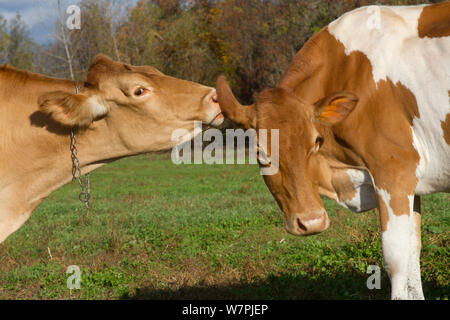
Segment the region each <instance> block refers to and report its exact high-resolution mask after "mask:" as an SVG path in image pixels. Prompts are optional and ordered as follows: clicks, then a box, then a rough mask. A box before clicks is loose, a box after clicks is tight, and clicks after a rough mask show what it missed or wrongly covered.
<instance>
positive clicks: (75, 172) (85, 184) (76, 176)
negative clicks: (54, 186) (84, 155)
mask: <svg viewBox="0 0 450 320" xmlns="http://www.w3.org/2000/svg"><path fill="white" fill-rule="evenodd" d="M78 90H79V88H78V85H77V87H76V94H78ZM70 151H71V153H72V181H73V180H77V181H78V184H79V185H80V194H79V195H78V199H80V201H81V202H83V203H84V204H85V205H86V209H87V210H89V200H90V198H91V179H90V174H89V173H88V174H87V175H86V177H85V179H84V181H83V179H82V176H81V168H80V161H79V160H78V150H77V139H76V138H75V129H74V128H72V129H71V130H70Z"/></svg>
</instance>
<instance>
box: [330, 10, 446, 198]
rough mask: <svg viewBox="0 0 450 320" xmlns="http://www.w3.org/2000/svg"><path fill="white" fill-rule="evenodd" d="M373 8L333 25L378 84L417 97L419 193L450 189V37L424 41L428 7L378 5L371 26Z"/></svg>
mask: <svg viewBox="0 0 450 320" xmlns="http://www.w3.org/2000/svg"><path fill="white" fill-rule="evenodd" d="M370 8H373V7H362V8H359V9H356V10H353V11H351V12H349V13H347V14H345V15H343V16H342V17H340V18H339V19H337V20H335V21H334V22H332V23H331V24H330V25H329V26H328V30H329V32H330V33H331V34H332V35H333V36H334V37H335V38H336V39H337V40H339V41H340V42H342V43H343V45H344V47H345V53H346V54H347V55H349V54H350V53H352V52H354V51H359V52H362V53H364V54H365V55H366V56H367V58H368V59H369V61H370V63H371V65H372V73H373V79H374V81H375V83H378V82H379V81H383V80H387V79H390V80H391V81H392V82H393V83H394V84H398V83H401V84H402V85H404V86H405V87H406V88H408V89H409V90H410V91H411V92H412V93H413V94H414V96H415V97H416V100H417V104H418V108H419V114H420V118H414V120H413V125H412V130H413V145H414V147H415V148H416V150H417V152H418V153H419V156H420V163H419V166H418V167H417V170H416V175H417V178H418V185H417V187H416V194H418V195H423V194H429V193H433V192H440V191H448V190H450V146H449V145H448V144H447V143H446V141H445V140H444V133H443V130H442V126H441V121H445V118H446V115H447V114H448V113H449V112H450V101H449V98H448V92H449V90H450V63H449V61H450V37H440V38H439V37H436V38H428V37H425V38H419V36H418V21H419V18H420V15H421V13H422V10H423V8H424V6H423V5H422V6H408V7H401V6H398V7H387V6H378V7H377V8H378V9H379V10H377V11H378V12H379V15H380V16H379V23H377V24H376V27H374V26H373V25H371V24H368V23H367V21H369V20H370V19H371V18H372V16H371V15H373V14H374V10H371V9H370Z"/></svg>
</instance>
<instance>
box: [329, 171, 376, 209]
mask: <svg viewBox="0 0 450 320" xmlns="http://www.w3.org/2000/svg"><path fill="white" fill-rule="evenodd" d="M345 172H346V173H347V175H348V176H349V178H350V181H351V182H352V184H353V187H354V189H355V191H356V194H355V196H354V197H353V198H352V199H350V200H339V199H338V200H337V202H338V203H339V204H340V205H341V206H343V207H345V208H347V209H350V210H352V211H353V212H363V211H367V210H370V209H373V208H376V207H377V206H378V202H377V197H376V195H375V190H374V189H373V184H372V177H371V175H370V174H369V173H368V172H367V171H366V170H359V169H348V170H346V171H345Z"/></svg>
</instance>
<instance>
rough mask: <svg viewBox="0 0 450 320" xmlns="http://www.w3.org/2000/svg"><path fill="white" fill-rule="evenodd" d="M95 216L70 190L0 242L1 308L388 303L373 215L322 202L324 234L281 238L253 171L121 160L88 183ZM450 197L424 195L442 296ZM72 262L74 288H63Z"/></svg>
mask: <svg viewBox="0 0 450 320" xmlns="http://www.w3.org/2000/svg"><path fill="white" fill-rule="evenodd" d="M91 180H92V182H91V187H92V196H93V201H92V209H91V211H90V212H89V213H86V212H85V210H84V207H83V205H82V204H81V203H80V202H79V201H78V192H79V188H78V186H77V185H76V183H75V182H72V183H70V184H69V185H66V186H65V187H63V188H61V189H59V190H58V191H56V192H55V193H53V194H52V195H51V196H50V197H49V198H48V199H46V200H45V201H44V202H43V203H42V204H41V205H40V206H39V207H38V209H37V210H36V211H35V212H34V213H33V215H32V217H31V218H30V219H29V220H28V221H27V222H26V223H25V224H24V226H23V227H22V228H20V229H19V231H17V232H16V233H15V234H13V235H12V236H11V237H10V238H8V239H7V241H6V242H5V243H3V244H1V245H0V298H1V299H75V298H77V299H129V298H134V299H171V298H177V299H389V295H390V293H389V292H390V286H389V281H388V279H387V276H386V273H385V271H384V269H382V288H381V289H380V290H369V289H367V287H366V280H367V277H368V276H369V275H368V274H366V270H367V266H368V265H372V264H375V265H378V266H380V267H382V266H383V260H382V254H381V244H380V231H379V221H378V218H377V215H376V213H375V212H367V213H362V214H361V213H360V214H357V213H352V212H350V211H348V210H344V209H341V208H340V207H339V206H338V205H336V204H335V203H334V202H333V201H329V200H325V205H326V207H327V210H328V213H329V216H330V218H331V226H330V228H329V230H327V231H326V232H324V233H322V234H320V235H316V236H312V237H307V238H299V237H294V236H291V235H288V234H287V233H286V232H285V230H284V228H283V224H284V223H283V219H282V215H281V212H280V210H279V209H278V207H277V205H276V203H275V200H274V199H273V198H272V196H271V195H270V193H269V191H268V190H267V188H266V186H265V185H264V182H263V179H262V178H261V176H260V175H259V171H258V168H257V166H255V165H215V166H210V165H180V166H176V165H173V164H172V163H171V161H170V159H169V156H168V155H146V156H139V157H134V158H128V159H124V160H121V161H118V162H115V163H113V164H110V165H108V166H106V167H103V168H101V169H99V170H97V171H95V172H94V173H93V174H92V179H91ZM449 200H450V196H449V195H448V194H436V195H433V196H428V197H424V198H423V215H422V216H423V228H422V230H423V232H422V241H423V251H422V281H423V285H424V292H425V296H426V298H428V299H448V295H449V272H448V265H449V256H450V254H449V250H448V242H449V234H448V231H449V224H450V221H449V219H450V216H449V213H450V205H449V203H450V201H449ZM69 265H78V266H79V267H80V269H81V278H82V281H81V289H80V290H75V289H74V290H68V289H67V287H66V281H67V278H68V277H69V274H66V270H67V267H68V266H69Z"/></svg>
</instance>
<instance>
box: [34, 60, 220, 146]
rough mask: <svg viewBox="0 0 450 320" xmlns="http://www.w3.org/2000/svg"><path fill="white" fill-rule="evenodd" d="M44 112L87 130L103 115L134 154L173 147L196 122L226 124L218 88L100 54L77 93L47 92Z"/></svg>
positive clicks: (42, 98) (41, 104)
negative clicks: (180, 134) (177, 136)
mask: <svg viewBox="0 0 450 320" xmlns="http://www.w3.org/2000/svg"><path fill="white" fill-rule="evenodd" d="M38 103H39V108H40V111H41V112H44V113H45V114H48V115H49V116H50V117H51V118H52V119H53V120H54V121H56V122H57V123H59V124H60V125H62V126H65V127H71V128H78V129H87V128H92V127H94V129H95V123H96V121H97V120H100V119H104V120H105V122H106V126H107V127H108V128H111V130H112V131H114V135H116V136H118V137H119V138H118V140H120V141H121V142H123V143H124V144H125V145H126V146H127V148H128V149H130V151H132V153H141V152H148V151H155V150H161V149H169V148H171V147H173V146H174V145H175V144H177V141H171V135H172V132H173V131H174V130H176V129H187V130H188V131H189V132H190V133H191V134H193V133H194V129H195V128H194V121H196V120H197V121H202V122H204V123H206V124H210V125H214V126H217V125H219V124H221V123H222V122H223V116H222V114H221V112H220V108H219V105H218V103H217V100H216V90H215V89H214V88H210V87H206V86H203V85H200V84H197V83H193V82H189V81H185V80H181V79H176V78H172V77H169V76H167V75H164V74H163V73H161V72H160V71H158V70H157V69H155V68H153V67H150V66H132V65H129V64H126V63H120V62H116V61H113V60H111V59H110V58H108V57H106V56H104V55H98V56H97V57H96V58H95V59H94V60H93V62H92V63H91V65H90V67H89V71H88V75H87V80H86V82H85V83H84V85H83V86H82V87H81V88H80V90H79V92H78V94H76V93H75V87H74V92H73V93H70V92H66V91H54V92H48V93H46V94H44V95H42V96H40V97H39V101H38Z"/></svg>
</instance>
